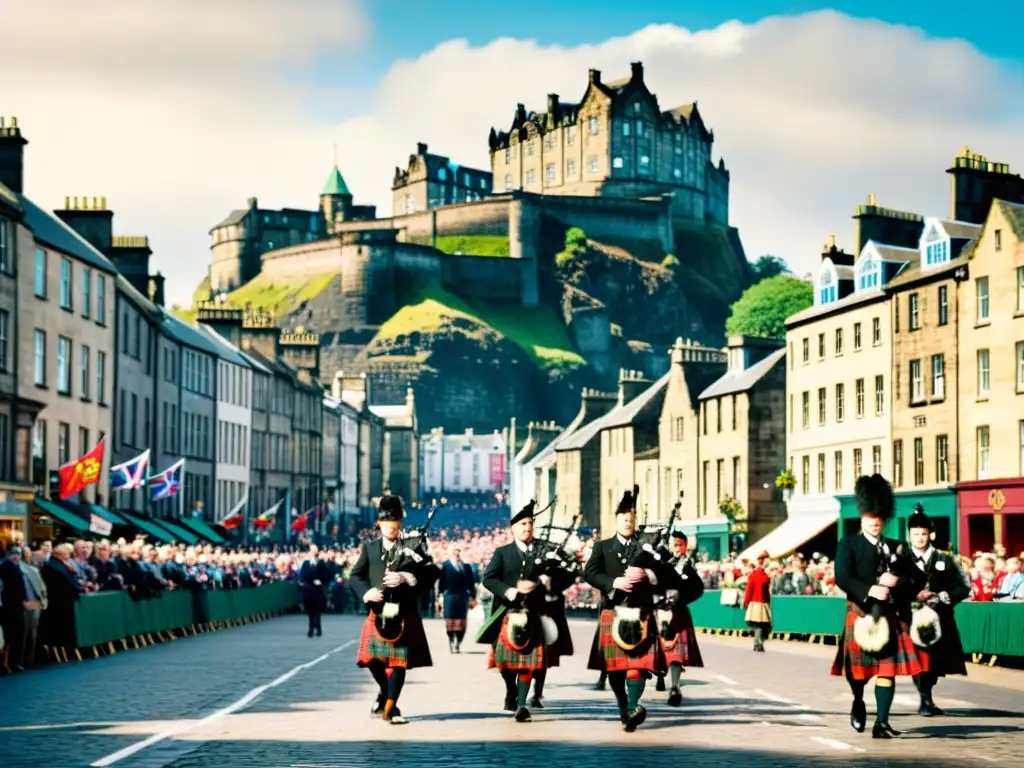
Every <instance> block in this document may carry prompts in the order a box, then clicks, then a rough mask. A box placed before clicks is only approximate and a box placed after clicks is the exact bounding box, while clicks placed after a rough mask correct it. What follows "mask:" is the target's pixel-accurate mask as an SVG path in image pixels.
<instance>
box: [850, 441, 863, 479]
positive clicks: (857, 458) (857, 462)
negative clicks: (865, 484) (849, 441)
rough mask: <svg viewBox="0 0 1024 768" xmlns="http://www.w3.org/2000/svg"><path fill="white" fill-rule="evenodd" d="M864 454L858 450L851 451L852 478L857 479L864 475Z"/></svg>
mask: <svg viewBox="0 0 1024 768" xmlns="http://www.w3.org/2000/svg"><path fill="white" fill-rule="evenodd" d="M863 470H864V452H863V451H862V450H861V449H860V448H854V449H853V476H854V478H858V477H860V476H861V475H863V474H864V471H863Z"/></svg>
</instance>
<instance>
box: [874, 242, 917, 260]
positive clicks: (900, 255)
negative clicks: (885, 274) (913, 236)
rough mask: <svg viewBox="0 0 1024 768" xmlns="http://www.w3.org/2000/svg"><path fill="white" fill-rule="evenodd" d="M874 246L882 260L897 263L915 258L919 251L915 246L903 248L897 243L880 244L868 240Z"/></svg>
mask: <svg viewBox="0 0 1024 768" xmlns="http://www.w3.org/2000/svg"><path fill="white" fill-rule="evenodd" d="M868 242H869V243H871V244H872V245H873V246H874V247H875V252H876V253H877V254H878V258H880V259H882V261H893V262H896V263H898V264H903V263H905V262H908V261H910V260H911V259H913V258H915V257H916V256H917V255H918V254H919V253H920V251H919V250H918V249H917V248H903V247H901V246H898V245H882V244H881V243H876V242H875V241H874V240H869V241H868Z"/></svg>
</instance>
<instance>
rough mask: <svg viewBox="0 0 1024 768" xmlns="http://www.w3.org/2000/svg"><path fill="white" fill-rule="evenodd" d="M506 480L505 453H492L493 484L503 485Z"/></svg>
mask: <svg viewBox="0 0 1024 768" xmlns="http://www.w3.org/2000/svg"><path fill="white" fill-rule="evenodd" d="M504 482H505V454H503V453H492V454H491V486H496V487H498V488H500V487H501V485H502V483H504Z"/></svg>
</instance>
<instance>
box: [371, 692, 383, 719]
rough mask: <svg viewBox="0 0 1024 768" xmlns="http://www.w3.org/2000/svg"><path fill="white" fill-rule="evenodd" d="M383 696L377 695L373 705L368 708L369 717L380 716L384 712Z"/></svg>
mask: <svg viewBox="0 0 1024 768" xmlns="http://www.w3.org/2000/svg"><path fill="white" fill-rule="evenodd" d="M385 699H386V697H385V696H378V697H377V699H376V701H374V703H373V707H372V708H371V709H370V717H380V716H381V715H383V714H384V701H385Z"/></svg>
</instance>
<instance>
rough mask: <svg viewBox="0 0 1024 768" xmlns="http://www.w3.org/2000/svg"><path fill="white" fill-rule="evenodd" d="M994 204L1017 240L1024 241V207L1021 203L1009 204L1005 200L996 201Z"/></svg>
mask: <svg viewBox="0 0 1024 768" xmlns="http://www.w3.org/2000/svg"><path fill="white" fill-rule="evenodd" d="M996 203H997V204H998V205H999V207H1000V209H1002V211H1003V215H1004V216H1005V217H1006V219H1007V220H1008V221H1009V223H1010V227H1011V228H1012V229H1013V233H1014V234H1015V235H1016V236H1017V238H1018V239H1019V240H1024V205H1022V204H1021V203H1011V202H1009V201H1007V200H996Z"/></svg>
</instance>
